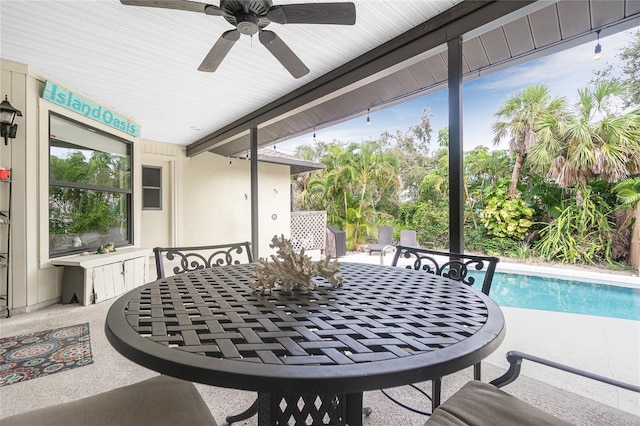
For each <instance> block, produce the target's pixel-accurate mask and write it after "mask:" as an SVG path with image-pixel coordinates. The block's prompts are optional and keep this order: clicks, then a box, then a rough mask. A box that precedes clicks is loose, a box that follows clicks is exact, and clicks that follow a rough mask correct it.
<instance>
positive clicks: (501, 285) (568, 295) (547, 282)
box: [474, 272, 640, 321]
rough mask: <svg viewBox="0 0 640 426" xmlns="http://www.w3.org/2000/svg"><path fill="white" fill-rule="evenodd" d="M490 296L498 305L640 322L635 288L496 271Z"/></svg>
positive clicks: (639, 297) (639, 296) (639, 294)
mask: <svg viewBox="0 0 640 426" xmlns="http://www.w3.org/2000/svg"><path fill="white" fill-rule="evenodd" d="M474 275H475V274H474ZM478 281H480V282H481V281H482V278H481V277H478V278H477V279H476V284H475V285H474V287H475V288H477V287H479V285H478V284H479V283H478ZM480 285H481V284H480ZM490 295H491V298H492V299H493V300H495V302H496V303H497V304H498V305H500V306H507V307H514V308H529V309H539V310H544V311H555V312H569V313H574V314H582V315H596V316H604V317H611V318H622V319H630V320H637V321H640V289H637V288H628V287H619V286H614V285H606V284H592V283H585V282H581V281H570V280H563V279H557V278H543V277H536V276H531V275H518V274H507V273H502V272H496V273H495V275H494V276H493V284H492V285H491V292H490Z"/></svg>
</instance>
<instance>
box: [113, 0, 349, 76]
mask: <svg viewBox="0 0 640 426" xmlns="http://www.w3.org/2000/svg"><path fill="white" fill-rule="evenodd" d="M120 3H122V4H124V5H127V6H146V7H159V8H164V9H177V10H186V11H190V12H201V13H205V14H207V15H212V16H222V17H223V18H224V19H226V20H227V22H229V23H230V24H231V25H233V26H235V27H236V28H235V29H234V30H230V31H226V32H224V33H223V34H222V35H221V36H220V38H219V39H218V41H216V43H215V44H214V45H213V47H212V48H211V50H210V51H209V53H208V54H207V56H205V58H204V60H203V61H202V63H201V64H200V66H199V67H198V70H199V71H207V72H213V71H215V70H216V69H218V66H219V65H220V63H221V62H222V60H223V59H224V58H225V56H226V55H227V53H229V50H231V48H232V47H233V45H234V44H235V42H236V41H238V39H239V38H240V35H241V34H246V35H250V36H253V35H254V34H256V33H258V39H259V40H260V43H262V44H263V45H264V47H266V48H267V50H269V52H271V54H273V56H275V57H276V59H277V60H278V61H279V62H280V63H281V64H282V65H283V66H284V67H285V68H286V69H287V71H289V72H290V73H291V75H293V76H294V77H295V78H300V77H302V76H303V75H305V74H307V73H308V72H309V68H307V67H306V65H305V64H304V63H303V62H302V61H301V60H300V58H298V56H297V55H296V54H295V53H293V51H292V50H291V49H290V48H289V46H287V45H286V44H285V42H284V41H282V39H281V38H280V37H278V35H277V34H276V33H274V32H273V31H269V30H265V29H264V28H265V27H266V26H267V25H269V24H270V23H271V22H275V23H278V24H328V25H354V24H355V23H356V7H355V5H354V4H353V3H350V2H346V3H307V4H283V5H281V6H273V5H272V2H271V0H220V6H214V5H212V4H205V3H198V2H195V1H189V0H120Z"/></svg>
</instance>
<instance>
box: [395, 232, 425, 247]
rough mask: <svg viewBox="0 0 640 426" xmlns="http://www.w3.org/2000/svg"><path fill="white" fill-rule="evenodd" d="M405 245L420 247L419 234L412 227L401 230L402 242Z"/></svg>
mask: <svg viewBox="0 0 640 426" xmlns="http://www.w3.org/2000/svg"><path fill="white" fill-rule="evenodd" d="M399 245H401V246H404V247H420V244H418V234H417V233H416V231H414V230H412V229H404V230H402V231H400V244H399Z"/></svg>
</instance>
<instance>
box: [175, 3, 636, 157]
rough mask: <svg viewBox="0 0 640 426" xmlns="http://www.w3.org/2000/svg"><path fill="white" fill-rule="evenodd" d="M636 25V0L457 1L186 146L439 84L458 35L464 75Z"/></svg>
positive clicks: (290, 133) (274, 129) (278, 132)
mask: <svg viewBox="0 0 640 426" xmlns="http://www.w3.org/2000/svg"><path fill="white" fill-rule="evenodd" d="M637 25H640V2H633V1H631V0H626V1H621V2H599V1H596V0H589V1H584V2H575V1H571V0H562V1H558V2H555V1H533V0H532V1H529V0H522V1H506V0H505V1H503V0H500V1H492V2H479V1H478V2H477V1H464V2H462V3H459V4H457V5H456V6H454V7H452V8H450V9H448V10H446V11H445V12H443V13H441V14H440V15H438V16H436V17H434V18H432V19H430V20H428V21H426V22H424V23H423V24H421V25H419V26H417V27H415V28H413V29H412V30H410V31H407V32H406V33H404V34H402V35H400V36H398V37H396V38H394V39H392V40H390V41H389V42H387V43H385V44H383V45H381V46H379V47H377V48H375V49H373V50H371V51H369V52H367V53H366V54H364V55H362V56H360V57H358V58H356V59H354V60H352V61H350V62H348V63H346V64H344V65H343V66H341V67H339V68H337V69H335V70H333V71H331V72H329V73H327V74H325V75H323V76H322V77H320V78H318V79H316V80H314V81H312V82H310V83H308V84H306V85H305V86H302V87H300V88H299V89H297V90H294V91H292V92H290V93H289V94H287V95H285V96H283V97H281V98H280V99H278V100H276V101H274V102H271V103H269V104H268V105H265V106H264V107H262V108H259V109H258V110H256V111H254V112H253V113H251V114H248V115H246V116H244V117H243V118H241V119H239V120H236V121H235V122H233V123H231V124H229V125H227V126H225V127H223V128H221V129H219V130H217V131H215V132H213V133H211V134H209V135H208V136H206V137H204V138H201V139H200V140H198V141H196V142H194V143H192V144H190V145H189V146H188V147H187V155H189V156H194V155H197V154H200V153H202V152H206V151H210V152H213V153H216V154H219V155H223V156H232V155H235V154H238V153H240V152H243V151H246V150H248V149H249V147H250V136H249V133H250V132H249V131H250V129H251V128H256V129H257V130H258V132H257V135H258V146H265V145H269V144H273V143H276V142H279V141H282V140H285V139H289V138H292V137H296V136H299V135H301V134H305V133H308V132H310V131H312V130H313V129H321V128H323V127H327V126H330V125H334V124H337V123H339V122H342V121H345V120H348V119H351V118H354V117H357V116H359V115H363V114H366V113H367V111H368V110H370V111H375V110H377V109H382V108H385V107H388V106H391V105H393V104H396V103H399V102H404V101H406V100H409V99H412V98H414V97H417V96H423V95H426V94H428V93H431V92H434V91H437V90H441V89H443V88H445V87H446V85H447V54H446V45H447V42H448V41H450V40H454V39H456V38H462V40H463V56H464V69H463V77H464V80H465V81H470V80H472V79H474V78H478V77H481V76H484V75H487V74H490V73H492V72H496V71H499V70H502V69H505V68H507V67H510V66H514V65H517V64H519V63H522V62H525V61H528V60H531V59H534V58H536V57H540V56H543V55H548V54H551V53H555V52H558V51H560V50H562V49H567V48H569V47H573V46H577V45H579V44H581V43H583V42H585V41H587V39H591V38H592V37H593V33H594V32H595V31H596V30H597V29H603V28H613V27H615V30H616V31H622V30H624V29H628V28H632V27H634V26H637Z"/></svg>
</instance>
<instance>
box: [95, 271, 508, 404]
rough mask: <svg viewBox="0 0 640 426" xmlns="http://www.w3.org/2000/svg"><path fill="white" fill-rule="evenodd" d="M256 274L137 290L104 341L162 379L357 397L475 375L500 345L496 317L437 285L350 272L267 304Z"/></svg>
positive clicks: (494, 310) (222, 274) (450, 284)
mask: <svg viewBox="0 0 640 426" xmlns="http://www.w3.org/2000/svg"><path fill="white" fill-rule="evenodd" d="M253 268H254V265H233V266H223V267H216V268H212V269H208V270H204V271H200V272H197V273H188V274H181V275H176V276H173V277H170V278H167V279H164V280H159V281H156V282H154V283H151V284H147V285H146V286H143V287H141V288H139V289H137V290H134V291H133V292H131V293H128V294H127V295H125V296H124V297H123V298H122V299H120V300H118V301H117V302H116V303H115V304H114V306H113V307H112V308H111V311H110V312H109V315H108V318H107V334H108V337H109V339H110V341H111V342H112V344H114V346H115V347H116V349H118V350H120V351H121V352H123V354H125V356H129V357H130V358H131V359H133V360H134V361H137V362H140V363H141V364H143V365H147V366H149V367H150V368H154V369H156V370H157V371H160V372H166V373H168V374H172V375H178V376H182V377H183V378H185V379H191V380H194V381H200V382H204V383H209V384H217V385H222V386H229V387H237V388H243V389H250V390H262V391H270V390H272V389H271V388H273V387H274V386H277V384H278V382H281V383H280V384H281V385H283V386H288V389H291V390H292V391H294V390H293V389H294V388H296V387H298V386H299V387H300V389H302V388H303V387H304V386H309V382H308V380H314V382H313V383H314V386H319V387H325V385H326V389H327V390H329V389H332V388H333V387H334V386H336V385H339V384H340V383H342V385H347V384H348V387H350V388H353V389H355V390H357V391H361V390H366V389H374V388H379V387H382V385H386V386H391V385H393V383H394V382H398V383H397V384H401V383H407V382H408V381H407V380H409V382H415V381H418V380H426V379H429V378H433V377H437V376H442V375H445V374H448V373H449V372H453V371H457V370H459V369H461V368H464V367H467V366H470V365H472V364H473V363H475V362H477V361H478V360H479V359H482V358H483V357H484V356H486V355H488V354H489V353H491V352H492V351H493V350H494V349H495V347H497V344H499V342H500V341H501V340H502V334H503V332H504V320H503V317H502V314H501V312H500V310H499V308H498V307H497V306H496V305H495V304H494V303H493V302H492V301H491V300H490V299H488V298H487V297H485V296H484V295H482V294H480V293H479V292H477V291H475V290H472V289H471V288H469V287H467V286H465V285H463V284H460V283H458V282H455V281H451V280H448V279H446V278H442V277H440V276H435V275H431V274H425V273H423V272H420V271H413V270H408V269H404V268H393V267H385V266H379V265H364V264H352V263H343V264H342V265H341V266H340V273H341V275H342V276H343V277H344V284H343V286H342V287H340V288H337V289H334V288H331V286H330V285H329V284H327V283H326V281H324V280H323V279H321V278H319V279H317V280H316V282H317V285H318V287H317V288H316V290H313V291H305V292H292V293H285V292H281V291H273V292H272V293H271V294H266V295H260V294H258V293H256V292H254V291H252V290H251V288H250V287H249V284H250V283H251V282H252V281H253ZM123 320H124V321H123ZM176 369H177V370H179V372H178V374H176ZM418 370H419V371H418ZM412 378H413V379H415V380H413V379H412ZM305 381H307V382H306V384H304V385H303V384H301V383H302V382H305Z"/></svg>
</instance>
